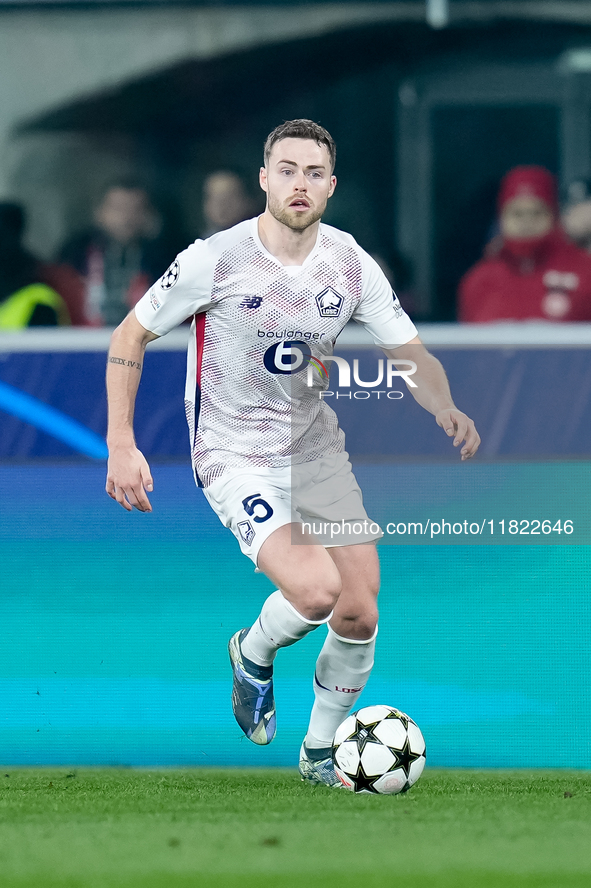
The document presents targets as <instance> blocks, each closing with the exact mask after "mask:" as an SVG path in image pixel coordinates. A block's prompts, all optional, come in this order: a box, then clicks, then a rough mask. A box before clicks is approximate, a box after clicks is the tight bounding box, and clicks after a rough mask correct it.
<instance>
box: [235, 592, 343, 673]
mask: <svg viewBox="0 0 591 888" xmlns="http://www.w3.org/2000/svg"><path fill="white" fill-rule="evenodd" d="M331 617H332V613H330V614H329V615H328V616H327V617H325V619H324V620H307V619H306V617H302V615H301V614H299V613H298V612H297V610H296V609H295V607H294V606H293V604H290V603H289V601H288V600H287V598H284V597H283V595H282V594H281V592H280V591H279V590H277V592H273V594H272V595H269V597H268V598H267V600H266V601H265V603H264V604H263V608H262V610H261V613H260V616H259V618H258V620H257V621H256V623H253V625H252V626H251V627H250V629H249V631H248V635H246V636H245V637H244V640H243V641H242V642H241V644H240V647H241V649H242V653H243V654H244V656H245V657H247V658H248V659H249V660H252V661H253V663H257V664H258V665H259V666H270V665H271V663H272V662H273V660H274V659H275V654H276V653H277V651H278V650H279V648H282V647H289V645H291V644H295V643H296V641H299V640H300V638H303V637H304V636H305V635H307V634H308V632H312V630H313V629H317V628H318V626H322V625H323V624H324V623H328V621H329V620H330V618H331Z"/></svg>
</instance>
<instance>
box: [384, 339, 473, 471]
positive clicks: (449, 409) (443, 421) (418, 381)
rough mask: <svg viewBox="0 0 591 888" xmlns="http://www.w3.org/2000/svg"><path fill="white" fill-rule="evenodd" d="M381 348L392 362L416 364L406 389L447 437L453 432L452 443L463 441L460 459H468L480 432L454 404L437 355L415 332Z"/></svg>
mask: <svg viewBox="0 0 591 888" xmlns="http://www.w3.org/2000/svg"><path fill="white" fill-rule="evenodd" d="M384 351H385V352H386V354H387V355H388V357H389V358H392V359H393V360H394V361H396V362H398V361H405V360H407V361H413V362H414V363H415V364H416V367H417V369H416V371H415V372H414V373H413V374H412V377H411V378H412V381H413V382H414V384H415V385H414V387H413V386H411V385H409V386H408V388H409V391H410V392H411V393H412V395H413V397H414V399H415V400H416V402H417V403H418V404H420V405H421V407H424V408H425V410H428V411H429V413H432V414H433V415H434V417H435V421H436V423H437V425H438V426H440V428H442V429H443V430H444V432H445V433H446V434H447V435H449V437H451V436H452V435H453V439H454V440H453V446H454V447H459V446H460V444H462V442H463V445H464V446H463V447H462V449H461V451H460V453H461V458H462V460H466V459H471V457H473V456H474V454H475V453H476V451H477V450H478V448H479V446H480V435H479V434H478V432H477V431H476V428H475V426H474V422H473V421H472V420H471V419H470V417H469V416H466V414H465V413H462V411H461V410H458V408H457V407H456V405H455V404H454V402H453V398H452V396H451V392H450V389H449V382H448V380H447V376H446V374H445V370H444V369H443V367H442V365H441V363H440V362H439V361H438V360H437V358H436V357H435V356H434V355H432V354H430V353H429V352H428V351H427V349H426V348H425V346H424V345H423V343H422V342H421V340H420V339H419V337H418V336H415V338H414V339H411V340H410V342H407V343H406V344H405V345H402V346H399V347H398V348H394V349H384Z"/></svg>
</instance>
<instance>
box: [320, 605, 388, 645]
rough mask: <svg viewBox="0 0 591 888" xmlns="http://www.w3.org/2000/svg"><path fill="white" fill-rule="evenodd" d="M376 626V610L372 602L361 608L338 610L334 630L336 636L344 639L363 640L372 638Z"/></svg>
mask: <svg viewBox="0 0 591 888" xmlns="http://www.w3.org/2000/svg"><path fill="white" fill-rule="evenodd" d="M337 624H338V626H337ZM331 625H332V621H331ZM377 625H378V610H377V607H376V606H375V604H374V603H373V602H372V603H368V604H367V605H366V606H365V607H361V608H359V607H351V608H348V609H346V610H341V609H339V613H338V617H337V619H336V621H335V626H334V628H335V631H336V632H337V634H338V635H343V636H344V637H345V638H356V639H365V638H371V637H372V636H373V634H374V632H375V631H376V626H377Z"/></svg>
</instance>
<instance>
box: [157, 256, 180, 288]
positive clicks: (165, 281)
mask: <svg viewBox="0 0 591 888" xmlns="http://www.w3.org/2000/svg"><path fill="white" fill-rule="evenodd" d="M180 273H181V266H180V265H179V260H178V259H175V260H174V262H173V263H172V265H171V266H170V268H168V269H167V270H166V271H165V272H164V274H163V275H162V279H161V281H160V286H161V287H162V289H163V290H171V289H172V288H173V287H174V285H175V284H176V282H177V281H178V279H179V275H180Z"/></svg>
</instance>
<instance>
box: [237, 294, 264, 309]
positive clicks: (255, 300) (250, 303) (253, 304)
mask: <svg viewBox="0 0 591 888" xmlns="http://www.w3.org/2000/svg"><path fill="white" fill-rule="evenodd" d="M262 301H263V297H262V296H245V297H244V299H243V300H242V302H241V303H240V308H260V305H261V302H262Z"/></svg>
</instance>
